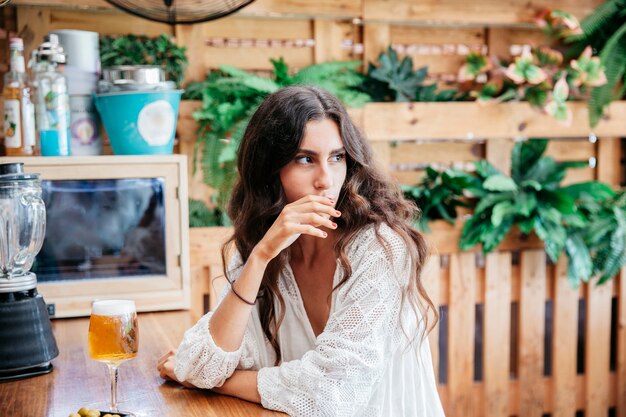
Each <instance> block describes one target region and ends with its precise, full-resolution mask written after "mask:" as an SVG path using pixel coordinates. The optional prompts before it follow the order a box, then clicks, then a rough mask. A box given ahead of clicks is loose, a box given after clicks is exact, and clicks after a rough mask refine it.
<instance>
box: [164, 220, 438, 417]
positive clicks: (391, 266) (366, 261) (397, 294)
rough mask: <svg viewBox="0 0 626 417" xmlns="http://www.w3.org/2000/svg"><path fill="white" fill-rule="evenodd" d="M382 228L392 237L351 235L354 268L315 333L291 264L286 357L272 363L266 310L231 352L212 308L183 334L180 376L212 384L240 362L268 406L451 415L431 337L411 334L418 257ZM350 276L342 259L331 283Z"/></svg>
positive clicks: (283, 336) (382, 230)
mask: <svg viewBox="0 0 626 417" xmlns="http://www.w3.org/2000/svg"><path fill="white" fill-rule="evenodd" d="M379 234H380V236H381V237H382V238H383V239H384V241H386V242H387V244H386V245H383V244H382V243H381V242H380V241H379V240H378V239H377V238H376V234H375V231H374V227H369V228H366V229H364V230H363V231H362V232H360V233H359V234H358V235H357V236H356V237H355V239H354V240H353V241H352V242H351V243H350V245H349V247H348V249H347V254H348V257H349V259H350V263H351V266H352V276H351V277H350V279H349V280H348V281H347V282H346V283H344V284H343V285H342V286H341V287H340V288H339V289H337V290H335V291H334V292H333V295H332V304H331V309H330V316H329V318H328V322H327V324H326V327H325V329H324V331H323V332H322V333H321V334H320V335H319V336H318V337H317V338H316V337H315V335H314V333H313V329H312V328H311V325H310V322H309V320H308V318H307V314H306V311H305V309H304V304H303V302H302V298H301V297H300V292H299V290H298V285H297V284H296V282H295V279H294V275H293V272H292V270H291V268H290V267H289V266H287V267H286V268H285V270H284V271H283V272H282V273H281V274H280V276H279V290H280V292H281V294H282V296H283V297H284V299H285V318H284V321H283V323H282V325H281V327H280V329H279V331H278V340H279V343H280V346H281V350H282V355H283V360H282V363H281V364H280V365H279V366H274V362H275V358H276V356H275V353H274V349H273V348H272V347H271V345H270V344H269V342H268V341H267V339H266V338H265V336H264V334H263V331H262V329H261V322H260V319H259V313H258V309H256V308H255V309H253V311H252V314H251V317H250V320H249V322H248V325H247V329H246V333H245V336H244V339H243V342H242V345H241V346H240V348H239V349H238V350H237V351H235V352H225V351H223V350H222V349H220V348H219V347H218V346H217V345H216V344H215V342H214V341H213V338H212V337H211V333H210V330H209V319H210V317H211V315H212V313H211V312H209V313H208V314H206V315H205V316H204V317H202V318H201V319H200V320H199V321H198V323H197V324H196V325H195V326H194V327H192V328H191V329H189V330H187V332H186V333H185V336H184V338H183V341H182V342H181V344H180V346H179V348H178V352H177V354H176V368H175V370H174V371H175V373H176V377H177V378H178V379H179V380H184V381H188V382H190V383H192V384H194V385H196V386H198V387H201V388H212V387H216V386H217V387H219V386H221V385H222V384H223V383H224V381H225V380H226V379H227V378H228V377H230V376H231V375H232V373H233V372H234V371H235V370H236V369H252V370H258V371H259V373H258V380H257V386H258V390H259V393H260V395H261V401H262V404H263V406H264V407H265V408H269V409H272V410H278V411H283V412H285V413H287V414H289V415H290V416H303V417H309V416H311V417H313V416H315V417H317V416H320V417H321V416H385V417H386V416H394V417H402V416H407V417H408V416H412V417H413V416H443V415H444V412H443V408H442V406H441V402H440V400H439V395H438V393H437V386H436V383H435V378H434V373H433V366H432V359H431V354H430V348H429V346H428V341H427V340H426V339H425V338H424V339H422V338H421V337H420V336H421V335H420V334H418V335H417V337H415V338H414V340H413V342H412V343H411V342H410V340H409V338H407V337H406V336H405V333H406V334H408V335H409V336H410V338H411V339H413V335H414V334H415V332H416V329H417V328H418V325H417V320H416V317H415V314H414V312H413V310H412V309H411V308H410V304H409V303H408V302H407V301H405V302H404V303H402V290H403V288H405V287H406V286H407V285H408V274H407V273H406V271H408V268H409V266H408V265H409V264H408V261H409V259H410V258H409V256H408V255H407V249H406V246H405V244H404V241H403V240H402V239H401V238H400V237H399V236H398V235H397V234H396V233H395V232H394V231H393V230H392V229H391V228H390V227H388V226H386V225H382V226H381V227H379ZM241 266H242V265H241V258H240V257H239V256H235V257H234V260H233V261H232V262H231V265H230V266H229V268H231V270H232V272H231V275H230V277H231V278H232V279H236V278H237V276H238V274H239V273H240V271H241ZM342 277H343V270H342V268H341V265H340V263H339V262H337V268H336V271H335V275H334V278H333V280H334V284H333V285H334V286H335V285H337V284H338V283H339V282H340V281H341V279H342ZM277 305H278V303H277ZM401 305H402V306H403V308H402V312H401V311H400V310H401V308H400V306H401ZM276 308H278V306H277V307H276ZM400 316H402V325H400V322H401V320H400ZM419 329H420V331H422V330H423V325H421V322H420V326H419Z"/></svg>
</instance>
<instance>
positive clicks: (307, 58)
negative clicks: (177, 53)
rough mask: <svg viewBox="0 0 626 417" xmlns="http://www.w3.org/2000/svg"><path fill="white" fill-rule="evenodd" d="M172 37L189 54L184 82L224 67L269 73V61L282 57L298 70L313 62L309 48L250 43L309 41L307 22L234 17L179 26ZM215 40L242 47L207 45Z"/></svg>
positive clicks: (201, 77) (311, 25)
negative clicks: (265, 45) (234, 42)
mask: <svg viewBox="0 0 626 417" xmlns="http://www.w3.org/2000/svg"><path fill="white" fill-rule="evenodd" d="M176 37H177V41H178V43H179V44H180V45H185V46H187V49H188V50H189V51H193V53H190V54H188V55H189V66H188V69H187V72H186V75H187V77H186V80H202V79H204V77H205V76H206V73H207V72H208V70H209V69H216V68H218V67H219V66H220V65H224V64H227V65H233V66H236V67H238V68H241V69H244V70H270V69H272V68H273V66H272V63H271V62H270V58H274V59H278V58H280V57H283V58H284V59H285V61H286V62H287V64H288V65H289V67H290V69H298V68H302V67H305V66H307V65H311V64H313V62H314V60H313V56H314V48H313V47H312V46H301V47H296V46H294V47H287V46H277V47H269V46H268V47H261V46H257V45H254V44H253V41H255V40H260V41H268V40H278V41H282V40H284V41H287V40H302V41H306V40H313V39H314V34H313V24H312V22H311V21H310V20H307V19H292V20H281V21H280V22H277V21H276V19H262V18H258V19H250V18H242V17H239V16H237V15H235V16H229V17H226V18H223V19H219V20H216V21H211V22H207V23H201V24H196V25H179V26H177V27H176ZM216 39H220V40H223V39H236V40H240V41H241V42H242V45H240V46H237V47H228V46H226V45H225V44H224V45H222V46H211V45H208V44H207V42H209V41H212V40H216ZM248 44H249V46H248ZM244 45H246V46H244Z"/></svg>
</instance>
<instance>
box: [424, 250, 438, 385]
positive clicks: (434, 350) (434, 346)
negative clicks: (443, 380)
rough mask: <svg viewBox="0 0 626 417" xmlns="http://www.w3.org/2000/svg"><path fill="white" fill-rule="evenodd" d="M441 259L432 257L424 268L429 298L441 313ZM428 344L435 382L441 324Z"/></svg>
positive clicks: (431, 335)
mask: <svg viewBox="0 0 626 417" xmlns="http://www.w3.org/2000/svg"><path fill="white" fill-rule="evenodd" d="M440 262H441V259H440V258H439V255H431V256H429V258H428V261H427V262H426V264H425V265H424V267H423V272H422V282H423V284H424V288H425V289H426V293H427V294H428V297H429V298H430V300H431V301H432V302H433V304H434V305H435V309H436V310H437V312H438V311H439V306H440V305H441V302H440V295H439V294H440V282H441V275H440V267H439V264H440ZM428 320H429V321H428V326H431V325H432V323H433V320H434V316H429V317H428ZM428 342H429V344H430V353H431V355H432V358H433V368H434V371H435V381H439V323H437V324H436V325H435V327H433V329H432V331H431V332H430V333H429V335H428Z"/></svg>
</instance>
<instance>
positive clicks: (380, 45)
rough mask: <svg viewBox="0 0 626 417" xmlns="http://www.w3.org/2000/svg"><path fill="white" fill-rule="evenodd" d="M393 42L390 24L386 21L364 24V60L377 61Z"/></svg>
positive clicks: (366, 61) (365, 62)
mask: <svg viewBox="0 0 626 417" xmlns="http://www.w3.org/2000/svg"><path fill="white" fill-rule="evenodd" d="M390 44H391V34H390V28H389V25H387V24H384V23H368V24H366V25H364V26H363V62H364V64H365V67H367V65H368V63H370V62H371V63H377V62H378V55H380V53H381V52H385V51H386V50H387V47H388V46H389V45H390Z"/></svg>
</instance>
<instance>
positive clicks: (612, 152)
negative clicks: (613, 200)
mask: <svg viewBox="0 0 626 417" xmlns="http://www.w3.org/2000/svg"><path fill="white" fill-rule="evenodd" d="M596 143H597V145H598V169H597V179H598V181H602V182H605V183H607V184H609V185H610V186H611V187H613V188H619V186H620V183H621V179H622V167H621V157H622V142H621V140H620V138H607V137H604V138H600V139H598V142H596Z"/></svg>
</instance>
